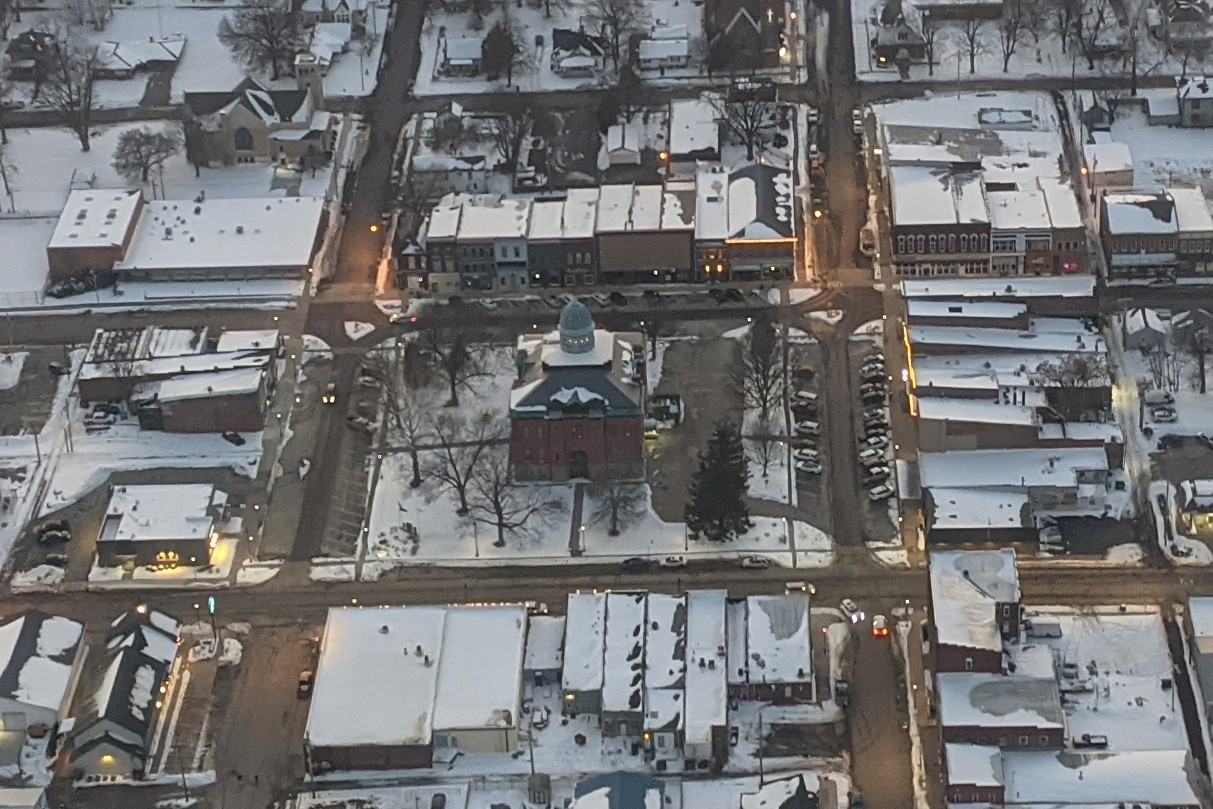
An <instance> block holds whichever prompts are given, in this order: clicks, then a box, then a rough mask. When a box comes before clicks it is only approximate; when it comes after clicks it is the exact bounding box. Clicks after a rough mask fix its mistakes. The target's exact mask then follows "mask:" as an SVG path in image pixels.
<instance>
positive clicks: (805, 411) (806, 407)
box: [792, 402, 817, 418]
mask: <svg viewBox="0 0 1213 809" xmlns="http://www.w3.org/2000/svg"><path fill="white" fill-rule="evenodd" d="M792 413H793V415H796V416H800V417H802V418H813V417H814V416H816V415H817V405H815V404H811V403H809V402H792Z"/></svg>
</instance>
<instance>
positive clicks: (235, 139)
mask: <svg viewBox="0 0 1213 809" xmlns="http://www.w3.org/2000/svg"><path fill="white" fill-rule="evenodd" d="M232 145H234V146H235V147H236V149H237V150H238V151H241V152H251V151H252V150H253V133H252V132H249V131H248V130H247V129H245V128H244V127H240V128H239V129H237V130H236V131H235V132H233V133H232Z"/></svg>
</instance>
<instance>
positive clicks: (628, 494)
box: [590, 481, 645, 537]
mask: <svg viewBox="0 0 1213 809" xmlns="http://www.w3.org/2000/svg"><path fill="white" fill-rule="evenodd" d="M590 494H591V495H592V496H593V497H594V498H595V499H596V500H597V501H598V504H597V506H595V508H594V513H593V515H592V516H591V517H590V519H591V520H592V521H593V522H594V523H596V524H597V523H606V524H607V533H608V534H610V535H611V536H613V537H617V536H619V532H620V531H621V530H623V529H624V528H627V527H628V526H629V525H631V524H632V522H634V521H635V520H636V518H637V517H639V516H640V515H641V514H643V513H644V505H645V496H644V495H645V492H644V489H643V488H642V487H641V486H639V485H638V484H636V483H627V482H624V481H613V482H611V483H604V484H602V485H600V486H595V487H594V488H593V489H591V490H590Z"/></svg>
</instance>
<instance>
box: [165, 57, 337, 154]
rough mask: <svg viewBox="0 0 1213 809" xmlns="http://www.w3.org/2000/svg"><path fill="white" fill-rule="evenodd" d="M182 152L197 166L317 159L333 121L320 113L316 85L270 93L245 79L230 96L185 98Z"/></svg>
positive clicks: (328, 142) (327, 148)
mask: <svg viewBox="0 0 1213 809" xmlns="http://www.w3.org/2000/svg"><path fill="white" fill-rule="evenodd" d="M183 101H184V104H183V109H184V112H185V116H186V123H187V125H186V128H185V129H186V151H187V152H188V153H189V154H190V160H191V161H192V162H194V163H196V164H199V165H212V164H216V163H218V164H222V165H226V166H230V165H232V164H233V163H253V162H256V161H259V160H279V159H286V160H291V161H294V160H303V159H305V158H307V159H320V158H321V157H322V156H323V155H326V154H328V153H329V152H331V150H332V148H333V144H334V142H335V140H336V136H337V123H338V121H337V119H336V118H335V117H334V116H332V115H330V114H329V113H327V112H325V111H324V110H322V109H320V106H321V105H320V101H321V99H320V84H319V82H313V83H311V84H309V85H308V86H307V87H306V88H300V89H295V90H270V89H268V88H267V87H265V86H263V85H262V84H260V83H259V82H258V81H257V80H256V79H253V78H245V79H244V80H243V81H241V82H240V83H239V84H237V85H236V86H235V87H233V88H232V89H230V90H224V91H220V92H197V93H186V94H185V95H184V98H183Z"/></svg>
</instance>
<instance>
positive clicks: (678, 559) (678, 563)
mask: <svg viewBox="0 0 1213 809" xmlns="http://www.w3.org/2000/svg"><path fill="white" fill-rule="evenodd" d="M657 566H658V567H671V568H672V567H686V566H687V558H686V557H685V556H665V557H662V558H661V560H660V561H658V562H657Z"/></svg>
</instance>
